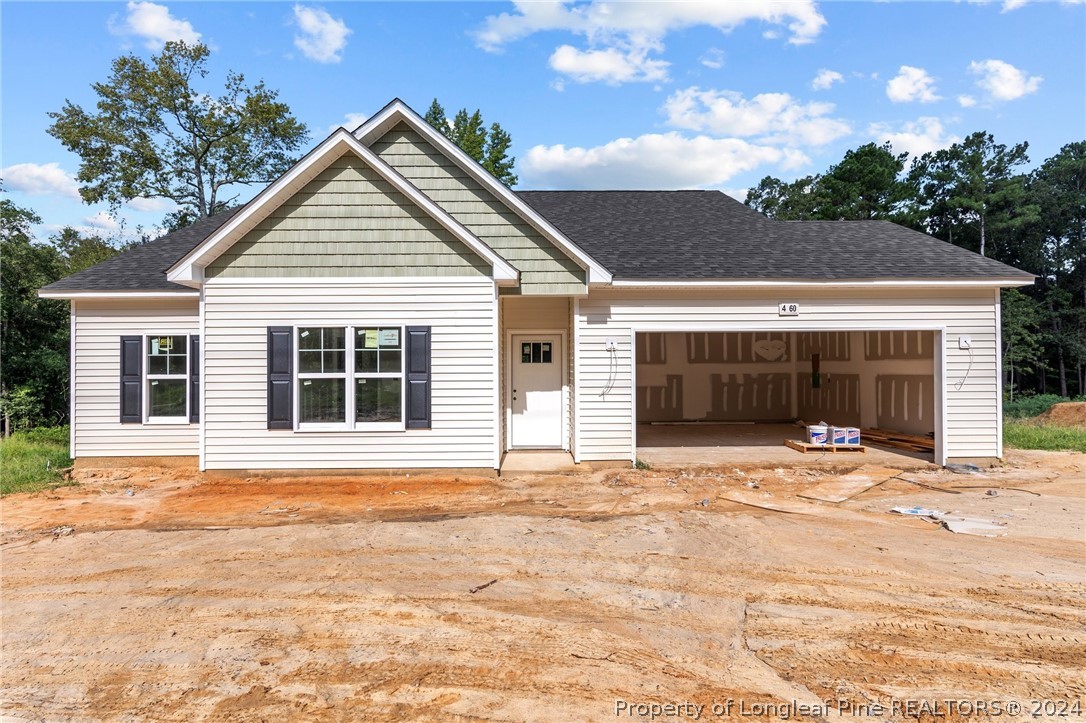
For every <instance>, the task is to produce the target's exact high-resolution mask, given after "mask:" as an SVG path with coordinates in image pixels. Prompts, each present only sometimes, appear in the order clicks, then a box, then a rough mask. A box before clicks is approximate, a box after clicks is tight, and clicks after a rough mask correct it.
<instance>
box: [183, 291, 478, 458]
mask: <svg viewBox="0 0 1086 723" xmlns="http://www.w3.org/2000/svg"><path fill="white" fill-rule="evenodd" d="M204 298H205V303H204V342H203V347H204V377H203V383H204V396H205V401H204V424H205V447H204V462H205V465H206V467H207V469H315V468H323V469H348V468H353V469H395V468H400V469H402V468H435V467H438V468H440V467H475V468H479V467H485V468H493V467H494V465H495V460H496V458H497V445H498V419H497V418H496V406H495V404H494V399H495V395H496V394H497V393H498V390H497V378H496V374H495V369H494V363H493V360H494V358H495V355H496V354H497V353H498V348H497V343H498V342H497V329H496V328H495V315H496V311H495V304H496V296H495V292H494V283H493V281H491V280H490V279H482V280H473V279H436V278H435V279H401V280H393V279H386V280H380V279H372V280H332V279H321V280H320V281H314V282H313V283H309V284H305V283H282V282H279V281H276V280H255V279H254V280H236V281H235V280H229V279H215V280H212V281H209V282H208V283H207V285H206V287H205V297H204ZM335 325H339V326H352V325H354V326H382V325H390V326H391V325H395V326H414V325H418V326H430V327H431V385H432V387H431V389H432V392H431V394H432V396H431V399H432V407H431V409H432V428H431V429H409V430H406V431H399V432H386V431H381V432H375V431H364V430H362V429H356V430H353V431H331V432H319V431H315V432H310V431H291V430H269V429H268V428H267V327H268V326H306V327H314V326H335ZM295 343H297V340H295Z"/></svg>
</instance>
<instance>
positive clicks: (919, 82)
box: [886, 65, 939, 103]
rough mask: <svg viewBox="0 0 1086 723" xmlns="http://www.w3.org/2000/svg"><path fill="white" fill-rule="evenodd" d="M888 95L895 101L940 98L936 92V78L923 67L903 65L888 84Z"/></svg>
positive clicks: (918, 100)
mask: <svg viewBox="0 0 1086 723" xmlns="http://www.w3.org/2000/svg"><path fill="white" fill-rule="evenodd" d="M886 97H887V98H889V99H890V100H892V101H894V102H895V103H910V102H913V101H917V102H920V103H933V102H935V101H937V100H939V96H938V95H936V94H935V79H934V78H932V77H931V76H930V75H928V72H927V71H926V70H924V69H923V68H914V67H912V66H911V65H903V66H901V67H900V68H899V69H898V72H897V75H896V76H895V77H893V78H891V79H890V82H888V83H887V84H886Z"/></svg>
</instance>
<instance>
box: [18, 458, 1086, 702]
mask: <svg viewBox="0 0 1086 723" xmlns="http://www.w3.org/2000/svg"><path fill="white" fill-rule="evenodd" d="M857 466H858V463H856V462H850V463H848V464H846V463H842V465H841V467H840V468H838V469H835V470H826V469H821V468H820V469H818V470H815V469H812V468H804V467H802V466H800V467H792V468H787V469H758V468H751V467H740V468H735V467H727V468H719V469H711V470H704V469H703V470H687V471H684V470H653V471H647V472H639V471H634V470H623V471H601V472H595V473H591V474H575V475H568V476H549V477H544V476H536V477H531V476H529V477H519V478H513V479H508V478H503V479H474V478H449V477H438V476H424V477H416V476H413V477H410V478H408V477H383V478H379V477H374V478H365V479H338V478H320V477H317V478H313V479H306V480H276V479H272V480H266V479H259V478H254V479H247V480H238V481H234V482H223V481H206V480H203V479H201V478H200V477H199V475H196V474H193V473H183V472H181V473H178V472H163V471H155V470H128V471H126V472H117V471H108V470H103V471H99V472H93V471H92V472H88V473H86V475H85V476H84V478H83V479H82V485H81V486H80V487H76V488H66V489H61V490H58V491H56V492H50V493H40V494H37V495H29V496H27V495H15V496H11V497H8V498H5V499H4V500H3V501H0V513H2V535H3V536H2V546H0V554H2V564H3V578H2V579H3V591H2V593H3V604H2V625H3V630H2V642H3V660H2V670H0V672H2V690H0V712H2V714H3V720H5V721H22V720H28V721H29V720H35V721H36V720H50V721H52V720H67V719H76V720H115V719H122V720H163V721H189V720H231V721H233V720H240V721H258V720H275V721H280V720H291V719H298V720H328V721H345V720H501V721H524V720H540V721H544V720H546V721H551V720H569V721H589V720H591V721H596V720H600V721H605V720H649V719H650V717H651V716H653V715H655V716H656V718H655V720H680V719H682V720H692V719H694V718H695V713H697V714H698V715H699V716H700V720H740V719H742V720H781V719H782V718H783V717H792V718H796V719H803V720H818V719H826V720H852V721H862V720H871V721H874V720H925V721H932V720H939V721H954V720H986V719H993V720H1001V721H1006V720H1081V719H1083V718H1084V717H1086V676H1084V671H1083V661H1086V455H1081V454H1073V453H1043V452H1033V453H1025V452H1012V453H1010V459H1009V463H1008V464H1007V465H1006V466H1005V467H1002V468H999V469H994V470H985V471H983V472H982V473H980V474H956V473H952V472H949V471H946V470H936V469H934V468H932V467H930V466H925V465H923V464H918V465H917V466H914V467H911V468H909V469H907V470H905V471H904V472H902V473H901V474H900V475H898V476H896V477H894V478H892V479H889V480H887V481H883V482H882V483H881V484H879V485H877V486H874V487H872V488H870V489H867V490H866V491H863V492H861V493H859V494H858V495H856V496H855V497H852V498H851V499H849V500H847V501H844V502H840V503H836V504H835V503H832V502H823V501H818V500H812V499H806V498H804V497H802V496H800V495H804V494H807V495H812V494H814V495H817V494H821V493H820V492H818V490H825V489H827V488H841V486H842V484H845V483H848V482H849V480H852V482H851V483H849V484H854V483H855V480H856V479H857V477H856V476H855V474H853V475H850V476H849V478H848V479H846V480H844V481H842V479H841V477H842V475H846V474H848V473H850V472H853V470H854V468H855V467H857ZM886 474H887V473H883V472H878V471H877V470H876V471H872V472H870V476H871V477H872V481H873V482H874V481H880V479H882V478H884V477H885V475H886ZM876 478H879V479H876ZM906 480H908V481H906ZM918 483H919V484H918ZM921 485H925V486H921ZM845 486H846V487H848V485H847V484H846V485H845ZM861 486H862V485H861ZM931 488H937V489H931ZM848 489H849V490H850V491H852V490H853V488H852V487H848ZM989 491H991V493H990V492H989ZM955 493H957V494H955ZM992 493H994V494H992ZM728 498H731V499H730V500H729V499H728ZM736 500H738V501H736ZM895 506H905V507H913V506H923V507H929V508H934V509H936V510H940V511H944V512H948V513H954V514H955V515H959V516H964V517H972V518H982V519H985V520H988V521H991V522H995V523H998V524H997V527H998V532H997V533H995V534H998V535H1000V536H997V537H980V536H972V535H966V534H955V533H953V532H951V531H949V530H947V529H944V527H943V525H942V524H940V523H939V522H937V521H936V520H933V519H930V518H920V517H909V516H904V515H899V514H893V513H891V512H890V509H891V508H892V507H895ZM769 507H772V508H774V509H768V508H769ZM1004 525H1005V526H1004ZM827 700H829V701H834V702H833V704H832V705H830V706H827V705H825V703H824V701H827ZM838 701H841V702H840V703H838ZM1033 701H1038V703H1034V702H1033ZM668 704H673V705H675V706H679V705H682V706H684V707H682V708H679V707H675V708H671V709H667V708H664V707H663V706H665V705H668ZM981 705H984V706H987V707H988V712H984V711H982V710H980V709H979V706H981ZM1015 705H1020V706H1021V708H1020V709H1018V713H1017V715H1015V714H1013V713H1015V710H1016V709H1015V708H1014V706H1015ZM638 706H643V707H638ZM653 706H656V707H653ZM696 706H704V707H703V708H700V709H699V708H697V707H696ZM763 706H765V707H763ZM789 706H791V707H789ZM800 706H809V708H806V709H804V708H801V707H800ZM862 706H865V707H862ZM877 706H884V708H882V709H880V708H878V707H877ZM995 706H999V707H1000V708H1001V709H1002V710H1003V711H1004V713H1003V715H999V716H996V715H993V714H992V711H993V709H994V707H995ZM1008 710H1009V711H1010V712H1011V713H1012V714H1011V715H1008V714H1007V713H1006V711H1008ZM1077 710H1081V711H1082V712H1081V713H1077V712H1076V711H1077ZM1034 712H1037V713H1040V715H1039V716H1033V715H1031V714H1032V713H1034ZM616 713H617V715H616ZM804 713H807V714H806V715H805V714H804ZM1061 713H1063V715H1060V714H1061Z"/></svg>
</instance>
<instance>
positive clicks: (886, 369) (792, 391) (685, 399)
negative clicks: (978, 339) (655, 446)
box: [635, 331, 936, 434]
mask: <svg viewBox="0 0 1086 723" xmlns="http://www.w3.org/2000/svg"><path fill="white" fill-rule="evenodd" d="M934 338H935V337H934V333H933V332H918V331H888V332H810V333H808V332H791V333H789V332H784V333H780V332H776V333H771V332H765V333H755V332H727V333H721V332H695V333H645V334H638V335H637V338H636V343H635V349H636V357H637V392H636V406H637V419H638V421H640V422H670V421H680V420H685V421H781V420H788V419H794V418H799V419H803V420H804V421H807V422H819V421H825V422H828V423H830V424H837V425H842V426H844V425H848V426H863V427H880V428H884V429H894V430H898V431H902V432H912V433H916V434H926V433H928V432H933V431H934V429H935V419H934V416H935V414H934V412H935V391H936V390H935V383H934V370H935V367H934V343H935V342H934ZM793 351H794V352H795V353H794V355H793ZM815 355H818V368H819V374H818V382H817V386H816V384H815V381H814V378H813V364H812V359H813V357H814V356H815ZM793 357H794V358H793ZM880 380H882V381H881V382H880ZM880 384H881V385H882V386H880ZM883 387H885V388H886V389H888V390H890V391H888V392H885V393H886V394H889V395H890V398H889V401H886V402H885V403H883V402H882V400H883V394H884V392H883V391H882V389H883ZM904 399H908V400H910V401H909V402H907V405H908V406H907V407H906V406H902V404H899V403H898V402H899V401H901V400H904ZM880 405H881V406H880Z"/></svg>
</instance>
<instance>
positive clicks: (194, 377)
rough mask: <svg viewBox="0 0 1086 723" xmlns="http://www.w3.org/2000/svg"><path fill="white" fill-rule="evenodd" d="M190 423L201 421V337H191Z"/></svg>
mask: <svg viewBox="0 0 1086 723" xmlns="http://www.w3.org/2000/svg"><path fill="white" fill-rule="evenodd" d="M189 421H190V422H199V421H200V337H199V335H197V334H193V335H192V336H190V337H189Z"/></svg>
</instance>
